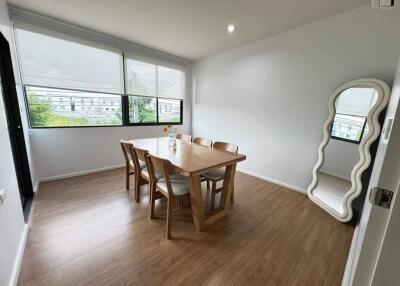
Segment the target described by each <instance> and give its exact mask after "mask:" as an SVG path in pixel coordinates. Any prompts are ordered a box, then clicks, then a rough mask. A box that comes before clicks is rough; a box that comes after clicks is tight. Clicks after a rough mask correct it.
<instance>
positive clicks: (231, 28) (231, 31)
mask: <svg viewBox="0 0 400 286" xmlns="http://www.w3.org/2000/svg"><path fill="white" fill-rule="evenodd" d="M235 30H236V27H235V26H234V25H232V24H230V25H228V28H227V31H228V33H229V34H232V33H233V32H235Z"/></svg>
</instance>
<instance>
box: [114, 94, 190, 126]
mask: <svg viewBox="0 0 400 286" xmlns="http://www.w3.org/2000/svg"><path fill="white" fill-rule="evenodd" d="M123 96H124V97H125V98H126V99H125V100H124V99H123V100H122V105H123V106H122V122H123V125H124V126H158V125H182V124H183V99H177V98H167V97H156V96H144V95H136V94H124V95H123ZM129 96H138V97H149V98H155V99H156V122H145V123H139V122H136V123H131V122H129ZM158 99H170V100H176V101H179V103H180V117H179V122H160V121H159V113H158V112H159V108H158ZM124 101H125V103H124Z"/></svg>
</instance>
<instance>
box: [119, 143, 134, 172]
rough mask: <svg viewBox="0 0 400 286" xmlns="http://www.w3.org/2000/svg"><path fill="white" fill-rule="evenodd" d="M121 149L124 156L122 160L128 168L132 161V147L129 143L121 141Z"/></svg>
mask: <svg viewBox="0 0 400 286" xmlns="http://www.w3.org/2000/svg"><path fill="white" fill-rule="evenodd" d="M120 144H121V149H122V153H123V154H124V158H125V164H126V167H127V168H129V165H130V164H129V161H130V160H132V161H133V158H132V154H131V151H130V150H131V148H132V147H133V144H132V143H129V142H128V141H125V140H121V143H120Z"/></svg>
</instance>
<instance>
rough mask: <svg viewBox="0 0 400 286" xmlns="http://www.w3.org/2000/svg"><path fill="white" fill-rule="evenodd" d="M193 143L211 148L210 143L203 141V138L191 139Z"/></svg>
mask: <svg viewBox="0 0 400 286" xmlns="http://www.w3.org/2000/svg"><path fill="white" fill-rule="evenodd" d="M193 143H196V144H199V145H203V146H205V147H208V148H211V146H212V141H211V140H209V139H205V138H200V137H196V138H194V139H193Z"/></svg>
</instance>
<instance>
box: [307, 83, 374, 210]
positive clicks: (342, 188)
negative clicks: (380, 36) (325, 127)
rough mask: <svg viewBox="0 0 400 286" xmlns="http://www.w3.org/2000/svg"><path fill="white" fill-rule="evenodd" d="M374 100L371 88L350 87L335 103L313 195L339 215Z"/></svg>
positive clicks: (365, 132) (348, 189)
mask: <svg viewBox="0 0 400 286" xmlns="http://www.w3.org/2000/svg"><path fill="white" fill-rule="evenodd" d="M377 99H378V92H377V91H376V90H375V89H374V88H370V87H352V88H349V89H346V90H344V91H343V92H342V93H341V94H340V95H339V96H338V97H337V98H336V100H335V108H336V110H335V116H334V120H333V122H332V124H331V125H330V138H329V141H328V144H327V146H326V147H325V150H324V161H323V164H322V166H321V168H320V169H319V170H318V173H317V174H318V183H317V185H316V187H315V189H314V190H313V195H314V196H315V197H317V198H318V199H320V200H321V201H323V202H324V203H325V204H327V205H329V206H330V207H332V208H333V209H335V210H336V211H337V212H339V213H341V214H342V213H343V212H344V209H343V207H344V206H343V205H344V196H345V194H346V193H347V192H348V191H350V189H351V187H352V182H351V174H352V170H353V168H354V167H355V166H356V164H357V163H358V162H359V160H360V155H359V146H360V144H361V142H362V140H363V138H365V137H366V135H367V134H368V131H369V128H368V120H367V117H368V114H369V113H370V111H371V108H372V107H373V106H374V104H375V103H376V101H377Z"/></svg>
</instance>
